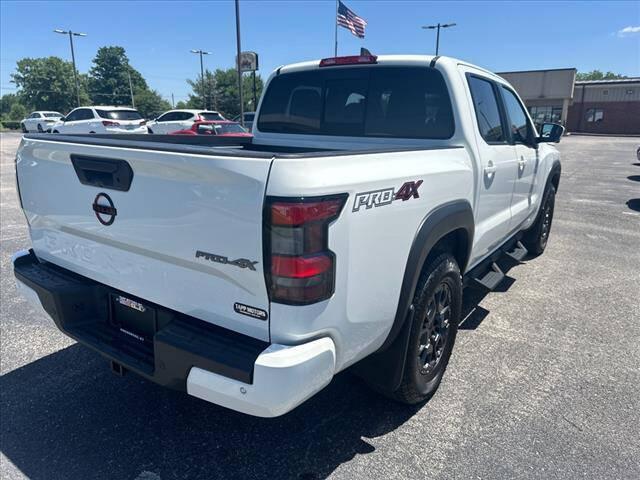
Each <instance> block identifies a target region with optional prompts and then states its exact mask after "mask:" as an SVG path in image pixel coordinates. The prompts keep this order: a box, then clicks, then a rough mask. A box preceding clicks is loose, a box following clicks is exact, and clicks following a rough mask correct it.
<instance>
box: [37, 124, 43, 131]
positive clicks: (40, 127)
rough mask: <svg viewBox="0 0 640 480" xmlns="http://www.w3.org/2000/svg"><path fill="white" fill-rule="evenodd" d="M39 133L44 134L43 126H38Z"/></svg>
mask: <svg viewBox="0 0 640 480" xmlns="http://www.w3.org/2000/svg"><path fill="white" fill-rule="evenodd" d="M38 133H44V130H42V125H40V124H38Z"/></svg>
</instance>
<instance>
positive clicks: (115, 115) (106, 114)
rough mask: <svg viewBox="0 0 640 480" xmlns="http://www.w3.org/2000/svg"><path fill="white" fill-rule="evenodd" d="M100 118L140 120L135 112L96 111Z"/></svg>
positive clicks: (139, 116) (140, 117)
mask: <svg viewBox="0 0 640 480" xmlns="http://www.w3.org/2000/svg"><path fill="white" fill-rule="evenodd" d="M96 112H98V116H99V117H100V118H107V119H109V120H141V119H142V116H141V115H140V114H139V113H138V112H137V111H135V110H98V109H96Z"/></svg>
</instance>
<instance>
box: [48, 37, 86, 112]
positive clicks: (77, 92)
mask: <svg viewBox="0 0 640 480" xmlns="http://www.w3.org/2000/svg"><path fill="white" fill-rule="evenodd" d="M54 32H55V33H60V34H62V35H69V44H70V45H71V61H72V62H73V80H74V81H75V84H76V100H77V101H78V106H80V87H79V85H78V71H77V69H76V54H75V52H74V51H73V37H86V36H87V34H86V33H78V32H72V31H71V30H60V29H55V30H54Z"/></svg>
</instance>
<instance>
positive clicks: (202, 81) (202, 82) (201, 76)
mask: <svg viewBox="0 0 640 480" xmlns="http://www.w3.org/2000/svg"><path fill="white" fill-rule="evenodd" d="M191 53H197V54H198V55H200V85H201V86H202V101H203V103H204V107H203V108H204V109H205V110H206V109H207V96H206V95H205V89H204V64H203V63H202V56H203V55H211V52H205V51H204V50H202V49H200V50H191Z"/></svg>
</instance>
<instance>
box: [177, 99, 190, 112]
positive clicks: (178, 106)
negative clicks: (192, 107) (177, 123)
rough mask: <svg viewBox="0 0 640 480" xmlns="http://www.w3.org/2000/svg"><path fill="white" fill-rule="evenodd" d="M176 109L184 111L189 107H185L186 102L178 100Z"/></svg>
mask: <svg viewBox="0 0 640 480" xmlns="http://www.w3.org/2000/svg"><path fill="white" fill-rule="evenodd" d="M176 108H177V109H180V110H184V109H185V108H189V105H187V102H184V101H182V100H180V101H179V102H178V103H176Z"/></svg>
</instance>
